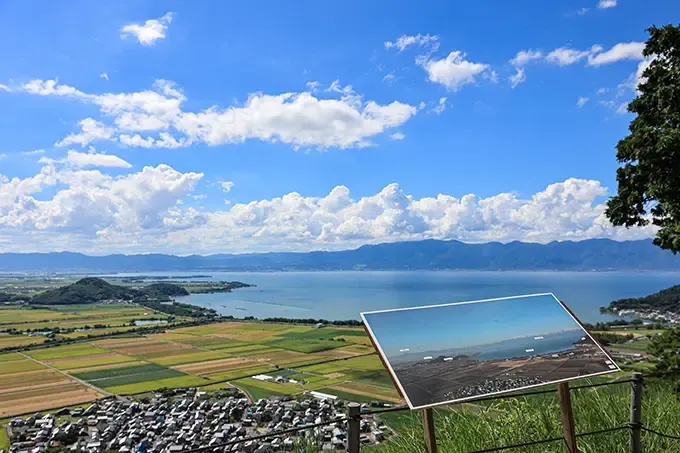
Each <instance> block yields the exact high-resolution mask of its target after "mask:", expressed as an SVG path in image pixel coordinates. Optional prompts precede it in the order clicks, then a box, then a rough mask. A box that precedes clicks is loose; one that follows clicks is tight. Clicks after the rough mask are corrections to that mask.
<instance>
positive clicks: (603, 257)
mask: <svg viewBox="0 0 680 453" xmlns="http://www.w3.org/2000/svg"><path fill="white" fill-rule="evenodd" d="M425 269H461V270H489V271H496V270H579V271H589V270H680V256H675V255H673V254H672V253H671V252H668V251H665V250H661V249H659V248H658V247H656V246H654V245H653V244H652V241H651V240H642V241H623V242H617V241H612V240H609V239H590V240H585V241H580V242H572V241H563V242H550V243H548V244H535V243H525V242H511V243H508V244H501V243H499V242H490V243H486V244H465V243H462V242H459V241H437V240H426V241H414V242H396V243H386V244H378V245H364V246H362V247H359V248H358V249H354V250H345V251H338V252H322V251H317V252H308V253H292V252H281V253H252V254H239V255H231V254H219V255H208V256H201V255H191V256H174V255H162V254H144V255H106V256H88V255H84V254H81V253H72V252H55V253H2V254H0V272H5V273H9V272H73V273H78V272H88V273H95V272H148V271H292V270H301V271H302V270H305V271H307V270H425Z"/></svg>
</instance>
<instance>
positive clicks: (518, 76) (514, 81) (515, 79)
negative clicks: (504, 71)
mask: <svg viewBox="0 0 680 453" xmlns="http://www.w3.org/2000/svg"><path fill="white" fill-rule="evenodd" d="M515 70H516V71H517V72H516V73H515V74H513V75H511V76H510V77H509V78H508V81H509V82H510V87H511V88H513V89H514V88H515V87H516V86H517V85H519V84H520V83H524V82H525V81H526V80H527V76H526V75H525V74H524V68H520V67H517V68H515Z"/></svg>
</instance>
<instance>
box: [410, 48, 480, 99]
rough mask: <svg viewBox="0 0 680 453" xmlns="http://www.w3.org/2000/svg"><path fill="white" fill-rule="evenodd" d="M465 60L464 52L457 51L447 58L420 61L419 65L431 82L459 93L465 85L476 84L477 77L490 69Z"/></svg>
mask: <svg viewBox="0 0 680 453" xmlns="http://www.w3.org/2000/svg"><path fill="white" fill-rule="evenodd" d="M465 58H466V54H465V53H464V52H461V51H459V50H456V51H453V52H451V53H450V54H449V55H448V56H447V57H446V58H442V59H440V60H437V59H429V58H424V59H419V60H418V63H419V64H420V65H421V66H422V67H423V69H425V71H427V74H428V77H429V79H430V81H432V82H435V83H439V84H441V85H444V86H445V87H446V88H448V89H449V90H451V91H458V90H459V89H460V88H462V87H463V86H464V85H468V84H473V83H475V82H476V81H475V77H476V76H478V75H481V74H482V73H483V72H484V71H486V70H487V69H489V65H488V64H484V63H474V62H471V61H468V60H466V59H465Z"/></svg>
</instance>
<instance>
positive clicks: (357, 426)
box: [347, 403, 361, 453]
mask: <svg viewBox="0 0 680 453" xmlns="http://www.w3.org/2000/svg"><path fill="white" fill-rule="evenodd" d="M359 436H361V405H360V404H359V403H349V404H348V405H347V451H348V453H359Z"/></svg>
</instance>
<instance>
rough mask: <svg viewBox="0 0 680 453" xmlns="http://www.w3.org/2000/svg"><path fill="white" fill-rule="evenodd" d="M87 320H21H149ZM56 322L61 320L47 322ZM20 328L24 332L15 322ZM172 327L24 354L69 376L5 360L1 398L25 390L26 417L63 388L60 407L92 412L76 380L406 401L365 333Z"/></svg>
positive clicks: (119, 315)
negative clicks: (73, 404)
mask: <svg viewBox="0 0 680 453" xmlns="http://www.w3.org/2000/svg"><path fill="white" fill-rule="evenodd" d="M82 310H83V311H82V312H79V311H78V309H77V308H74V307H68V308H66V307H58V309H55V310H51V309H49V310H19V311H21V312H22V315H21V316H23V318H22V319H24V320H25V321H22V322H29V323H36V324H37V323H44V322H53V319H59V322H60V323H66V322H69V323H73V322H76V321H77V322H84V320H82V319H80V320H78V319H77V318H75V317H77V316H79V315H82V316H84V315H87V316H88V317H90V319H91V320H94V319H106V316H107V315H108V316H111V317H112V319H115V320H122V319H125V318H126V316H139V315H144V314H148V311H144V309H142V310H141V312H140V310H139V307H134V306H127V307H125V306H122V307H121V306H119V307H117V308H115V309H114V308H112V307H107V306H103V307H96V308H95V307H87V308H82ZM15 311H17V310H15ZM23 312H25V313H23ZM34 312H35V313H34ZM0 313H2V310H1V309H0ZM48 316H51V317H52V318H49V319H47V317H48ZM5 319H6V320H7V321H8V322H9V320H11V318H5ZM29 319H32V321H29ZM91 322H92V321H91ZM104 322H105V321H102V323H104ZM116 322H117V321H116ZM14 324H17V322H16V321H15V320H14ZM167 327H168V329H167V330H166V331H165V332H164V333H154V334H148V335H143V334H133V335H130V336H125V337H113V338H105V339H93V340H90V341H87V340H86V341H81V342H78V343H74V344H70V345H61V346H50V347H46V348H40V349H33V350H28V351H25V354H26V355H28V356H30V357H31V358H33V359H35V360H38V361H42V362H44V363H46V364H47V365H49V366H51V367H54V368H55V369H57V370H62V371H64V372H65V373H67V376H64V375H61V374H59V373H57V372H56V371H52V370H48V369H45V368H43V367H42V365H40V364H39V363H37V362H35V361H33V360H30V359H25V358H24V357H22V356H21V355H19V354H0V363H2V366H0V388H2V387H3V386H4V387H6V388H8V389H11V390H17V391H16V392H15V393H16V394H17V395H19V394H20V396H21V398H22V401H23V400H25V401H26V402H27V403H26V404H25V405H24V406H23V408H24V409H25V408H26V407H29V408H34V407H35V408H36V410H37V409H38V408H39V400H40V399H41V398H42V399H44V400H45V401H47V400H50V401H51V400H53V399H55V398H56V396H55V395H54V394H53V393H51V392H56V390H55V389H56V388H59V391H58V393H59V398H58V399H68V400H69V401H80V402H85V401H91V400H92V399H94V398H97V397H99V396H100V395H99V394H98V393H97V392H95V391H94V390H91V389H88V388H85V387H83V386H82V385H81V384H80V383H78V382H77V381H75V380H71V379H69V377H68V375H71V376H73V377H74V378H77V379H82V380H83V381H86V382H88V383H90V384H92V385H94V386H96V387H97V388H99V389H104V390H105V391H109V392H111V393H114V394H133V393H142V392H148V391H152V390H156V389H160V388H164V387H167V388H173V387H183V386H203V387H207V388H221V387H223V386H225V385H227V386H228V385H229V383H231V384H233V385H236V386H239V387H242V388H244V389H245V390H248V392H249V393H251V394H252V395H253V396H255V395H272V394H281V395H295V394H301V393H303V392H304V391H307V390H314V389H319V388H326V389H335V390H337V392H338V393H341V392H345V393H352V394H354V395H364V396H366V394H367V393H371V394H372V395H374V398H380V399H382V400H387V401H389V400H394V399H398V396H396V397H395V395H396V393H395V392H394V390H393V387H392V386H391V381H390V379H389V376H388V375H387V374H386V373H385V371H384V370H383V368H382V364H381V363H380V360H378V359H377V357H376V356H375V355H371V354H372V353H373V348H372V347H371V346H366V344H365V343H366V340H367V338H366V336H365V333H364V331H363V329H359V328H348V327H345V328H336V327H324V328H313V327H311V326H304V325H294V324H266V323H262V322H256V321H255V322H244V321H230V322H220V323H214V324H205V325H201V326H193V327H181V328H171V327H172V326H167ZM84 332H87V331H84ZM74 333H79V332H74ZM81 333H82V332H81ZM22 337H23V338H33V337H25V336H22ZM24 373H28V374H27V376H28V377H32V378H33V379H31V384H30V385H29V386H26V388H24V386H23V384H21V382H22V377H21V376H22V374H24ZM256 374H268V375H270V376H283V377H288V378H290V379H294V381H296V382H282V383H279V382H275V381H274V380H271V381H266V382H263V381H258V380H255V379H252V377H251V376H254V375H256ZM365 386H371V387H365ZM0 396H5V398H9V394H4V393H3V392H2V391H0ZM3 404H5V405H6V403H3V402H2V401H1V400H0V407H2V405H3ZM69 404H70V403H69ZM4 413H7V412H4ZM13 413H16V412H13Z"/></svg>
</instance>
